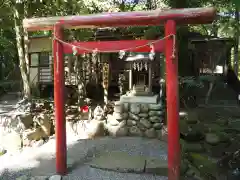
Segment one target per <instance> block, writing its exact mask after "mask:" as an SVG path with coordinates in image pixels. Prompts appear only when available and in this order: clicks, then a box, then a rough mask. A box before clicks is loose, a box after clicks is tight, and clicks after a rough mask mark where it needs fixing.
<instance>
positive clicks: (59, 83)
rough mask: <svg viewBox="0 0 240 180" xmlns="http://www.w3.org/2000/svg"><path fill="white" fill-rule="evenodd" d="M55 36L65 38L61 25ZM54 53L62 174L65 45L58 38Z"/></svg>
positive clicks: (58, 158)
mask: <svg viewBox="0 0 240 180" xmlns="http://www.w3.org/2000/svg"><path fill="white" fill-rule="evenodd" d="M54 36H55V37H56V38H58V39H61V40H62V39H63V29H62V27H61V26H60V25H55V26H54ZM53 53H54V105H55V121H56V132H55V133H56V171H57V173H58V174H60V175H65V174H66V173H67V152H66V151H67V148H66V146H67V145H66V121H65V101H64V90H65V81H64V57H63V45H62V43H61V42H59V41H58V40H56V39H54V41H53Z"/></svg>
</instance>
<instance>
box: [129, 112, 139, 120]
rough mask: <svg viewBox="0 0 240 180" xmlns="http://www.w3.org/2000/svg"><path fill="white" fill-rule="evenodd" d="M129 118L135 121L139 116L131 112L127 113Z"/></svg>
mask: <svg viewBox="0 0 240 180" xmlns="http://www.w3.org/2000/svg"><path fill="white" fill-rule="evenodd" d="M129 119H133V120H135V121H139V119H140V118H139V116H137V115H135V114H132V113H129Z"/></svg>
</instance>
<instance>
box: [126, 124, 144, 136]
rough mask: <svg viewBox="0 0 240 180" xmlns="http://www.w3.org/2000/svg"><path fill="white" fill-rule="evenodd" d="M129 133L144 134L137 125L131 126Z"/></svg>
mask: <svg viewBox="0 0 240 180" xmlns="http://www.w3.org/2000/svg"><path fill="white" fill-rule="evenodd" d="M129 133H130V134H131V135H133V136H142V135H143V134H142V131H141V130H140V129H139V128H138V127H137V126H132V127H131V128H129Z"/></svg>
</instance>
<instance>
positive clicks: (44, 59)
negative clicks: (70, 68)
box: [39, 52, 50, 67]
mask: <svg viewBox="0 0 240 180" xmlns="http://www.w3.org/2000/svg"><path fill="white" fill-rule="evenodd" d="M49 63H50V56H49V52H40V53H39V64H40V66H41V67H47V66H49Z"/></svg>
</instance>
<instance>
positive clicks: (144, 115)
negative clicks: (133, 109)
mask: <svg viewBox="0 0 240 180" xmlns="http://www.w3.org/2000/svg"><path fill="white" fill-rule="evenodd" d="M138 116H139V117H140V118H147V117H148V114H147V113H140V114H139V115H138Z"/></svg>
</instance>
